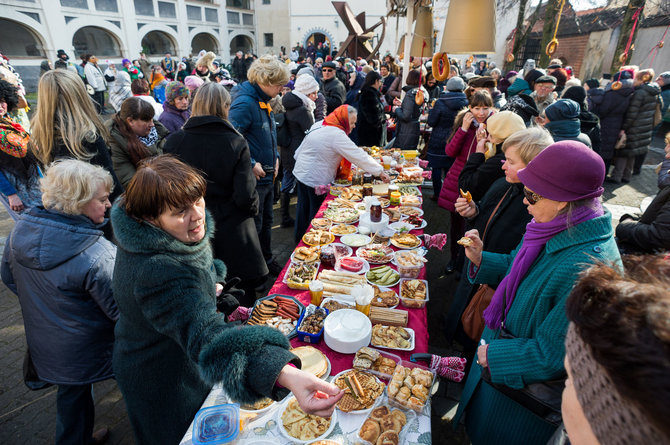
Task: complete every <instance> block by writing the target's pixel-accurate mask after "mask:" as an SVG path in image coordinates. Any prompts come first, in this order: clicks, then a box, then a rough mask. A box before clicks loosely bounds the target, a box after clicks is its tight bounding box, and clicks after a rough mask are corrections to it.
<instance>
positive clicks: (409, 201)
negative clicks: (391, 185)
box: [400, 195, 423, 207]
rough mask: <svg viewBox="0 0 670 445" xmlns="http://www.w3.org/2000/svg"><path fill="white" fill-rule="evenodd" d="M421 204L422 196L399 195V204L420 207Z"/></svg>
mask: <svg viewBox="0 0 670 445" xmlns="http://www.w3.org/2000/svg"><path fill="white" fill-rule="evenodd" d="M421 204H423V198H422V197H421V196H415V195H402V196H401V197H400V205H401V206H408V207H421Z"/></svg>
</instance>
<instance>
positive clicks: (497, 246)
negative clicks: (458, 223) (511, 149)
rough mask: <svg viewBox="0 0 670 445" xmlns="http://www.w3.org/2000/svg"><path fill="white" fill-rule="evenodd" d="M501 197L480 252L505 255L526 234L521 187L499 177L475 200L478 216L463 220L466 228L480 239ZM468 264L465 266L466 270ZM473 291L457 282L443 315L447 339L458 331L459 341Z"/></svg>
mask: <svg viewBox="0 0 670 445" xmlns="http://www.w3.org/2000/svg"><path fill="white" fill-rule="evenodd" d="M508 190H509V192H508ZM506 192H507V195H505V193H506ZM503 196H504V200H503V201H502V203H501V204H500V207H498V210H497V211H496V213H495V215H494V216H493V218H491V222H490V223H489V226H488V229H487V230H486V235H485V236H484V240H483V241H484V249H483V250H485V251H487V252H495V253H509V252H511V251H512V250H514V248H516V246H517V245H518V244H519V242H520V241H521V238H522V237H523V234H524V233H525V232H526V225H527V224H528V223H529V222H530V220H531V218H532V217H531V215H530V214H529V213H528V208H527V207H526V205H525V204H524V203H523V198H524V196H523V184H521V183H518V184H510V183H508V182H507V181H506V180H505V179H504V178H501V179H498V180H497V181H496V182H495V183H493V185H492V186H491V188H490V189H489V191H488V192H487V193H486V195H484V197H483V198H482V200H481V201H479V203H478V205H477V207H478V209H479V214H478V215H477V216H476V217H475V218H473V219H471V220H468V219H466V224H467V227H466V229H467V230H470V229H477V230H479V235H480V236H482V235H483V234H484V228H485V227H486V223H487V222H488V221H489V218H490V217H491V214H492V213H493V210H495V208H496V206H497V205H498V202H500V200H501V199H503ZM468 264H469V263H466V265H465V267H466V268H467V267H468ZM464 276H465V275H464ZM477 288H478V286H476V285H474V284H472V283H470V281H469V280H467V279H465V278H462V279H461V280H460V281H459V283H458V286H457V287H456V292H455V293H454V300H453V302H452V304H451V307H450V308H449V313H448V314H447V316H446V324H445V336H446V337H447V339H448V340H453V339H454V337H455V336H456V335H457V332H460V335H458V339H459V340H463V336H464V335H465V334H463V333H462V328H461V315H463V311H464V310H465V308H466V307H467V305H468V303H469V302H470V299H471V298H472V295H474V293H475V291H476V290H477Z"/></svg>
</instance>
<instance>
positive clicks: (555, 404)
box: [482, 297, 567, 426]
mask: <svg viewBox="0 0 670 445" xmlns="http://www.w3.org/2000/svg"><path fill="white" fill-rule="evenodd" d="M503 298H504V297H503ZM506 307H507V304H506V303H505V301H504V300H503V321H502V323H501V325H500V331H499V333H498V338H503V339H513V338H516V336H514V335H513V334H512V333H511V332H510V331H508V330H507V329H506V328H505V315H506V314H505V308H506ZM566 377H567V375H564V376H563V377H562V378H559V379H556V380H548V381H546V382H537V383H530V384H528V385H526V386H524V387H523V388H521V389H514V388H510V387H509V386H507V385H502V384H499V383H493V382H492V381H491V371H489V368H488V367H486V368H482V380H484V381H485V382H486V383H488V384H489V385H491V386H492V387H494V388H495V389H496V390H498V391H500V392H501V393H503V394H504V395H505V396H507V397H509V398H510V399H512V400H514V401H515V402H516V403H518V404H519V405H521V406H523V407H524V408H526V409H527V410H529V411H530V412H532V413H533V414H535V415H536V416H538V417H540V418H541V419H543V420H544V421H545V422H548V423H550V424H552V425H554V426H559V425H560V424H561V423H562V422H563V417H562V415H561V401H562V397H563V389H564V388H565V379H566Z"/></svg>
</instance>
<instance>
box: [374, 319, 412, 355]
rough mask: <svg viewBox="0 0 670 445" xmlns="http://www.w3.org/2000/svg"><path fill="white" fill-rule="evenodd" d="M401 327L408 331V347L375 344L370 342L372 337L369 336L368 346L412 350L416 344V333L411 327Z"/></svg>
mask: <svg viewBox="0 0 670 445" xmlns="http://www.w3.org/2000/svg"><path fill="white" fill-rule="evenodd" d="M382 326H383V325H382ZM403 329H404V330H406V331H407V332H408V333H409V336H410V338H409V341H410V344H409V348H390V347H388V346H382V345H375V344H374V343H372V337H370V346H372V347H373V348H377V349H379V348H382V349H390V350H393V351H413V350H414V347H415V346H416V344H415V337H416V334H415V333H414V329H412V328H403Z"/></svg>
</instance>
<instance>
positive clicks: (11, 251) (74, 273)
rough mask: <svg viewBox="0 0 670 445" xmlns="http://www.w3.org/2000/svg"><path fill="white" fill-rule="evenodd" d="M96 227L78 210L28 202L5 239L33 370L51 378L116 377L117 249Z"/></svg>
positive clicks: (7, 270)
mask: <svg viewBox="0 0 670 445" xmlns="http://www.w3.org/2000/svg"><path fill="white" fill-rule="evenodd" d="M105 223H106V221H105ZM98 227H100V225H98V226H96V225H95V224H93V223H92V222H91V220H90V219H88V218H87V217H86V216H83V215H76V216H75V215H65V214H62V213H58V212H56V211H49V210H45V209H44V208H43V207H33V208H32V209H30V210H29V211H28V213H27V214H24V215H23V216H22V217H21V219H19V220H18V221H17V223H16V226H14V230H12V233H11V234H10V236H9V239H8V240H7V243H6V244H5V252H4V255H3V258H2V281H3V282H4V283H5V284H6V285H7V287H8V288H9V289H10V290H11V291H12V292H14V293H15V294H17V295H18V296H19V302H20V304H21V311H22V312H23V323H24V325H25V329H26V339H27V341H28V348H29V349H30V354H31V357H32V360H33V362H34V364H35V369H36V370H37V374H38V376H39V377H40V378H41V379H42V380H44V381H47V382H50V383H54V384H66V385H81V384H87V383H93V382H97V381H100V380H104V379H108V378H110V377H113V373H112V346H113V344H114V323H115V321H116V320H117V319H118V317H119V311H118V309H117V307H116V302H115V301H114V298H113V296H112V271H113V269H114V258H115V256H116V248H115V247H114V245H113V244H112V243H110V242H109V241H107V240H106V239H105V238H104V237H103V234H102V230H100V229H99V228H98Z"/></svg>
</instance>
